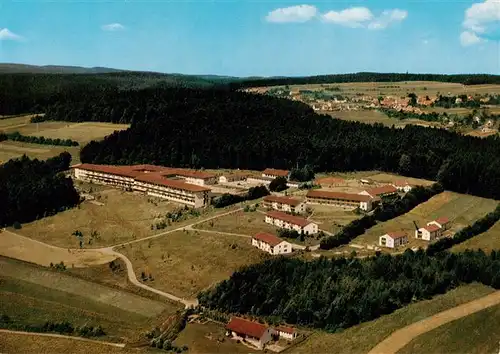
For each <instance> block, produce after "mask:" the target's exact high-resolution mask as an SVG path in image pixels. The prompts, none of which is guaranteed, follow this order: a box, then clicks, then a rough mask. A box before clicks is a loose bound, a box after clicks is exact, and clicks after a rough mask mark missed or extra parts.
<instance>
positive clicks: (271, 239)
mask: <svg viewBox="0 0 500 354" xmlns="http://www.w3.org/2000/svg"><path fill="white" fill-rule="evenodd" d="M253 238H254V239H256V240H259V241H262V242H264V243H267V244H268V245H270V246H273V247H274V246H277V245H279V244H280V243H281V242H283V240H282V239H280V238H279V237H277V236H274V235H273V234H269V233H267V232H259V233H258V234H256V235H255V236H254V237H253Z"/></svg>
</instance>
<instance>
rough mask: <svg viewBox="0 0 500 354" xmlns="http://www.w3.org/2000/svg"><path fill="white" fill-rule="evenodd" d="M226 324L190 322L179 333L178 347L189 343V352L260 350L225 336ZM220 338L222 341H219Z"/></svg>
mask: <svg viewBox="0 0 500 354" xmlns="http://www.w3.org/2000/svg"><path fill="white" fill-rule="evenodd" d="M225 332H226V331H225V329H224V326H222V325H219V324H216V323H213V322H207V323H205V324H200V323H190V324H188V325H187V326H186V328H185V329H184V330H183V331H182V332H181V333H180V334H179V336H178V337H177V338H176V340H175V341H174V344H175V345H176V346H178V347H182V346H183V345H187V346H188V348H189V353H192V354H206V353H211V354H212V353H227V354H233V353H235V354H237V353H241V354H252V353H255V354H256V353H259V351H258V350H252V349H250V348H248V347H247V346H245V345H243V344H238V343H236V341H233V340H231V339H229V338H227V337H226V336H225ZM217 339H220V340H221V341H217Z"/></svg>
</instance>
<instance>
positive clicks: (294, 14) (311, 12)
mask: <svg viewBox="0 0 500 354" xmlns="http://www.w3.org/2000/svg"><path fill="white" fill-rule="evenodd" d="M317 12H318V10H317V9H316V7H314V6H311V5H297V6H290V7H284V8H280V9H276V10H273V11H271V12H269V13H268V14H267V16H266V20H267V21H268V22H275V23H285V22H307V21H309V20H311V19H312V18H313V17H315V16H316V13H317Z"/></svg>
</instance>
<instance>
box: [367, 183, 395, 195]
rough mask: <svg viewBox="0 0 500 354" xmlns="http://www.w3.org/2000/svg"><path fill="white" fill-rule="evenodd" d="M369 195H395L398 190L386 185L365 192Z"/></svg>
mask: <svg viewBox="0 0 500 354" xmlns="http://www.w3.org/2000/svg"><path fill="white" fill-rule="evenodd" d="M366 191H367V192H368V193H369V194H370V195H376V196H379V195H381V194H387V193H396V192H397V191H398V190H397V189H396V187H394V186H391V185H389V184H386V185H385V186H380V187H375V188H371V189H368V190H366Z"/></svg>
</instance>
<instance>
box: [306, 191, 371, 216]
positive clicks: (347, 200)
mask: <svg viewBox="0 0 500 354" xmlns="http://www.w3.org/2000/svg"><path fill="white" fill-rule="evenodd" d="M306 201H307V203H308V204H327V205H334V206H338V207H342V208H346V209H356V208H359V209H361V210H364V211H370V210H372V202H373V198H372V197H371V196H369V195H363V194H354V193H340V192H330V191H323V190H314V189H312V190H309V191H308V192H307V194H306Z"/></svg>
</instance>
